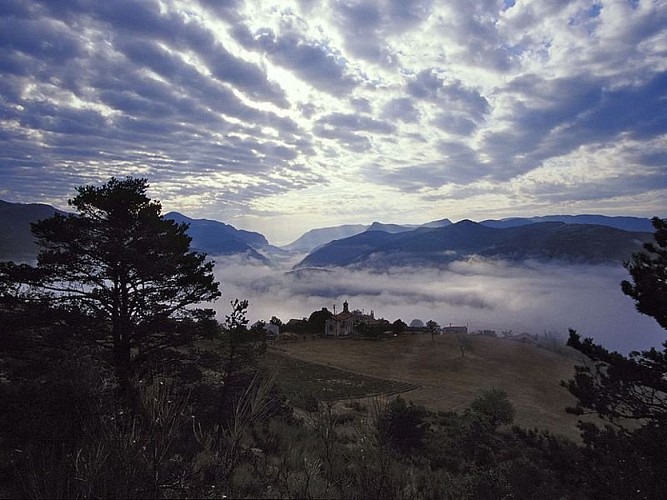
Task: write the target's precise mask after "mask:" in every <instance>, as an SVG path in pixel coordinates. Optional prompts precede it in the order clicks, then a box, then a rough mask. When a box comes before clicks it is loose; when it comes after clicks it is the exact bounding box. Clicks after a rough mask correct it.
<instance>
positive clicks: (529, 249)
mask: <svg viewBox="0 0 667 500" xmlns="http://www.w3.org/2000/svg"><path fill="white" fill-rule="evenodd" d="M56 212H60V211H59V210H57V209H56V208H54V207H52V206H50V205H44V204H21V203H9V202H6V201H1V200H0V235H2V237H1V238H0V260H14V261H19V262H26V261H32V260H34V259H35V258H36V256H37V252H38V248H37V246H36V245H35V242H34V239H33V237H32V234H31V232H30V223H31V222H36V221H38V220H40V219H44V218H47V217H50V216H52V215H53V214H54V213H56ZM60 213H64V212H60ZM165 218H167V219H172V220H174V221H176V222H178V223H183V222H184V223H187V224H189V225H190V227H189V229H188V234H189V235H190V236H191V237H192V247H193V249H195V250H198V251H201V252H206V253H207V254H209V255H212V256H215V255H244V256H246V257H248V258H250V259H253V260H256V261H259V262H263V263H265V264H268V263H270V262H272V261H274V260H278V259H282V258H286V257H287V256H289V255H291V254H294V253H296V254H298V253H301V254H303V253H308V252H310V253H309V254H308V256H307V257H306V258H305V259H303V260H302V262H301V263H300V264H299V265H298V266H297V268H298V269H303V268H305V267H336V266H350V265H355V266H366V267H387V266H391V265H434V264H436V265H437V264H441V263H443V262H449V261H452V260H456V259H460V258H466V257H467V256H470V255H480V256H484V257H495V258H504V259H525V258H539V259H566V260H572V261H581V262H607V261H616V262H619V261H621V260H623V259H627V258H628V257H629V255H630V254H631V253H632V252H634V251H637V250H638V249H639V248H640V242H641V241H645V240H649V239H650V238H651V234H650V233H652V232H653V229H652V226H651V223H650V220H649V219H643V218H637V217H606V216H601V215H575V216H569V215H557V216H546V217H531V218H511V219H500V220H485V221H482V222H481V223H475V222H471V221H462V222H458V223H456V224H452V222H451V221H450V220H449V219H441V220H437V221H432V222H428V223H426V224H422V225H419V226H417V225H399V224H384V223H380V222H373V223H372V224H370V225H362V224H353V225H342V226H336V227H327V228H319V229H313V230H311V231H308V232H306V233H305V234H304V235H302V236H301V237H300V238H298V239H297V240H296V241H294V242H293V243H291V244H289V245H286V246H284V247H282V248H278V247H275V246H272V245H270V244H269V242H268V241H267V239H266V238H265V237H264V236H263V235H262V234H260V233H257V232H252V231H244V230H240V229H236V228H235V227H234V226H231V225H229V224H225V223H223V222H219V221H216V220H209V219H192V218H189V217H187V216H185V215H183V214H180V213H178V212H169V213H167V214H165Z"/></svg>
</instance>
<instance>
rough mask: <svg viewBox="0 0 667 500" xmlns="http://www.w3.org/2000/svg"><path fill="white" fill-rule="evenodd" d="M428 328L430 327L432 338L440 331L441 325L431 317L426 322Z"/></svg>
mask: <svg viewBox="0 0 667 500" xmlns="http://www.w3.org/2000/svg"><path fill="white" fill-rule="evenodd" d="M426 328H427V329H428V332H429V333H430V334H431V340H433V339H434V337H435V336H436V334H438V333H440V325H439V324H438V323H437V322H435V321H433V320H432V319H429V320H428V321H427V322H426Z"/></svg>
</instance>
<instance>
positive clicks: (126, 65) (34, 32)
mask: <svg viewBox="0 0 667 500" xmlns="http://www.w3.org/2000/svg"><path fill="white" fill-rule="evenodd" d="M666 26H667V2H665V1H664V0H654V1H649V0H628V1H625V0H602V1H599V0H574V1H568V2H535V1H526V0H517V1H507V0H474V1H470V0H454V1H450V2H436V1H432V0H309V1H306V0H281V1H267V0H229V1H225V2H218V1H215V0H197V1H195V0H193V1H190V2H184V1H180V0H162V1H158V0H143V1H135V0H119V1H114V2H88V1H82V2H53V1H50V0H5V1H3V2H0V49H1V50H0V54H2V55H1V56H0V124H1V129H0V131H1V133H0V144H1V145H2V148H1V150H2V153H0V192H2V193H4V194H3V197H6V198H7V201H12V202H47V203H51V204H54V205H56V206H58V207H61V208H64V207H65V202H66V199H67V198H68V197H69V196H71V193H72V189H73V187H74V186H76V185H80V184H86V183H93V182H94V183H97V182H101V181H104V180H106V179H107V178H108V177H109V176H110V175H116V176H124V175H142V176H146V177H148V178H149V180H150V182H151V185H152V193H151V194H152V196H155V197H157V198H159V199H161V200H162V202H163V203H164V206H165V208H166V209H167V211H169V210H179V211H183V212H186V213H187V215H189V216H192V217H195V218H198V217H207V218H214V219H217V220H223V221H225V222H229V223H233V224H235V225H236V226H240V227H245V228H249V229H253V230H258V231H261V232H263V233H265V234H267V236H268V237H269V239H270V240H271V241H272V242H274V243H275V242H279V243H287V242H288V241H291V240H293V239H295V238H296V237H297V236H299V235H300V234H302V233H303V232H305V231H306V230H308V229H310V228H312V227H318V226H320V227H321V226H331V225H334V224H336V223H343V222H345V223H369V222H371V221H373V220H382V221H385V222H397V223H423V222H426V221H428V220H436V219H442V218H444V217H448V218H450V219H452V220H457V219H462V218H489V217H495V218H497V217H502V216H520V215H526V216H533V215H544V214H547V213H556V212H560V213H572V212H573V211H574V210H576V211H581V212H589V213H590V212H598V213H599V212H602V213H605V214H608V215H639V216H651V215H656V214H657V215H661V212H662V211H663V210H664V201H663V200H664V198H665V194H666V191H667V177H666V176H665V168H664V158H665V155H666V153H667V151H666V150H667V121H666V115H665V111H664V109H665V107H664V102H665V101H664V99H665V92H666V91H667V57H666V55H667V29H666ZM642 151H643V152H645V153H644V154H641V153H638V152H642ZM585 165H589V167H588V168H586V167H585ZM591 170H593V172H594V175H593V176H589V175H588V174H587V172H589V171H591ZM343 217H344V220H342V218H343Z"/></svg>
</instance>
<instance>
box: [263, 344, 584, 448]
mask: <svg viewBox="0 0 667 500" xmlns="http://www.w3.org/2000/svg"><path fill="white" fill-rule="evenodd" d="M469 339H470V341H471V348H470V350H469V351H468V352H466V353H465V356H464V357H462V356H461V351H460V350H459V345H458V342H457V339H456V337H455V336H448V335H441V336H436V337H435V338H434V339H433V340H432V339H431V337H430V335H408V336H399V337H394V338H391V339H388V340H385V341H381V342H378V341H368V340H361V339H338V340H336V339H328V338H321V339H314V340H306V341H300V342H294V343H284V344H280V348H279V349H280V350H274V349H271V351H272V352H273V354H272V357H273V358H274V360H275V358H279V357H280V356H287V357H288V359H289V358H291V359H299V360H304V361H308V362H311V363H318V364H320V365H321V368H320V370H321V373H319V375H318V378H319V380H320V382H319V383H321V384H323V385H326V382H325V379H326V378H327V370H330V369H331V368H338V369H342V370H345V371H347V372H352V373H353V374H359V375H363V376H366V377H371V378H372V379H371V380H376V381H377V379H384V380H386V381H389V382H391V383H388V384H387V387H390V388H391V389H394V388H396V389H399V390H400V388H401V387H402V384H405V388H406V389H411V390H409V391H408V392H406V393H405V394H404V395H403V397H404V398H405V399H408V400H412V401H413V402H414V403H416V404H420V405H424V406H425V407H426V408H428V409H430V410H434V411H439V410H444V411H448V410H454V411H456V410H461V409H463V408H465V407H466V406H467V405H468V404H470V403H471V402H472V401H473V399H474V398H475V396H476V395H478V394H479V393H480V392H481V391H483V390H485V389H490V388H496V389H502V390H504V391H506V392H507V394H508V396H509V399H510V401H511V402H512V404H513V405H514V407H515V409H516V418H515V423H517V424H518V425H520V426H522V427H526V428H530V429H532V428H536V427H537V428H539V429H547V430H550V431H552V432H555V433H559V434H561V435H564V436H567V437H570V438H572V439H577V438H578V436H579V432H578V430H577V428H576V424H577V417H576V416H573V415H570V414H567V413H566V412H565V408H566V407H567V406H572V405H573V404H574V402H575V400H574V398H573V397H572V396H571V395H570V394H569V393H568V391H567V390H566V389H565V388H563V387H561V386H560V381H561V380H568V379H570V378H572V376H573V374H574V365H575V364H577V363H580V362H581V357H580V355H578V354H577V353H575V351H570V350H569V349H566V348H563V349H562V352H554V351H551V350H547V349H545V348H542V347H538V346H536V345H532V344H526V343H521V342H516V341H510V340H502V339H495V338H488V337H478V336H470V337H469ZM292 363H293V362H292ZM281 366H282V367H281V368H280V370H282V375H281V374H280V373H279V374H278V377H281V376H283V377H288V378H289V377H293V376H294V375H293V372H294V366H293V365H292V368H290V365H289V364H286V363H283V364H282V365H281ZM317 371H318V370H317V368H316V367H315V368H313V367H312V365H311V368H310V370H309V372H310V375H306V374H305V373H304V372H302V373H301V375H300V380H301V381H302V382H303V383H306V382H305V381H306V380H307V379H308V378H309V377H310V378H311V379H312V377H313V372H315V373H317ZM290 373H292V375H290ZM336 373H338V375H337V377H338V378H339V379H340V378H341V377H340V372H336ZM350 376H352V374H351V375H350ZM317 384H318V382H317V380H316V381H315V385H317ZM350 384H351V383H348V385H350ZM367 384H368V385H367V386H365V387H370V388H375V387H384V386H383V385H382V384H380V383H379V382H376V383H375V384H369V383H368V382H367ZM339 385H340V382H339ZM373 392H380V391H373V390H372V389H369V391H368V393H373ZM392 392H395V391H392ZM353 395H354V394H346V393H345V392H342V393H341V394H340V397H341V398H346V397H350V396H353ZM330 399H333V398H332V397H330Z"/></svg>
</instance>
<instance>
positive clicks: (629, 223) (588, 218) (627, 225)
mask: <svg viewBox="0 0 667 500" xmlns="http://www.w3.org/2000/svg"><path fill="white" fill-rule="evenodd" d="M536 222H564V223H566V224H594V225H599V226H608V227H613V228H616V229H622V230H623V231H635V232H647V233H652V232H653V226H652V225H651V220H650V219H647V218H643V217H608V216H606V215H546V216H542V217H525V218H524V217H512V218H509V219H500V220H493V219H489V220H484V221H482V222H480V224H482V225H484V226H487V227H495V228H509V227H518V226H526V225H528V224H534V223H536Z"/></svg>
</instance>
